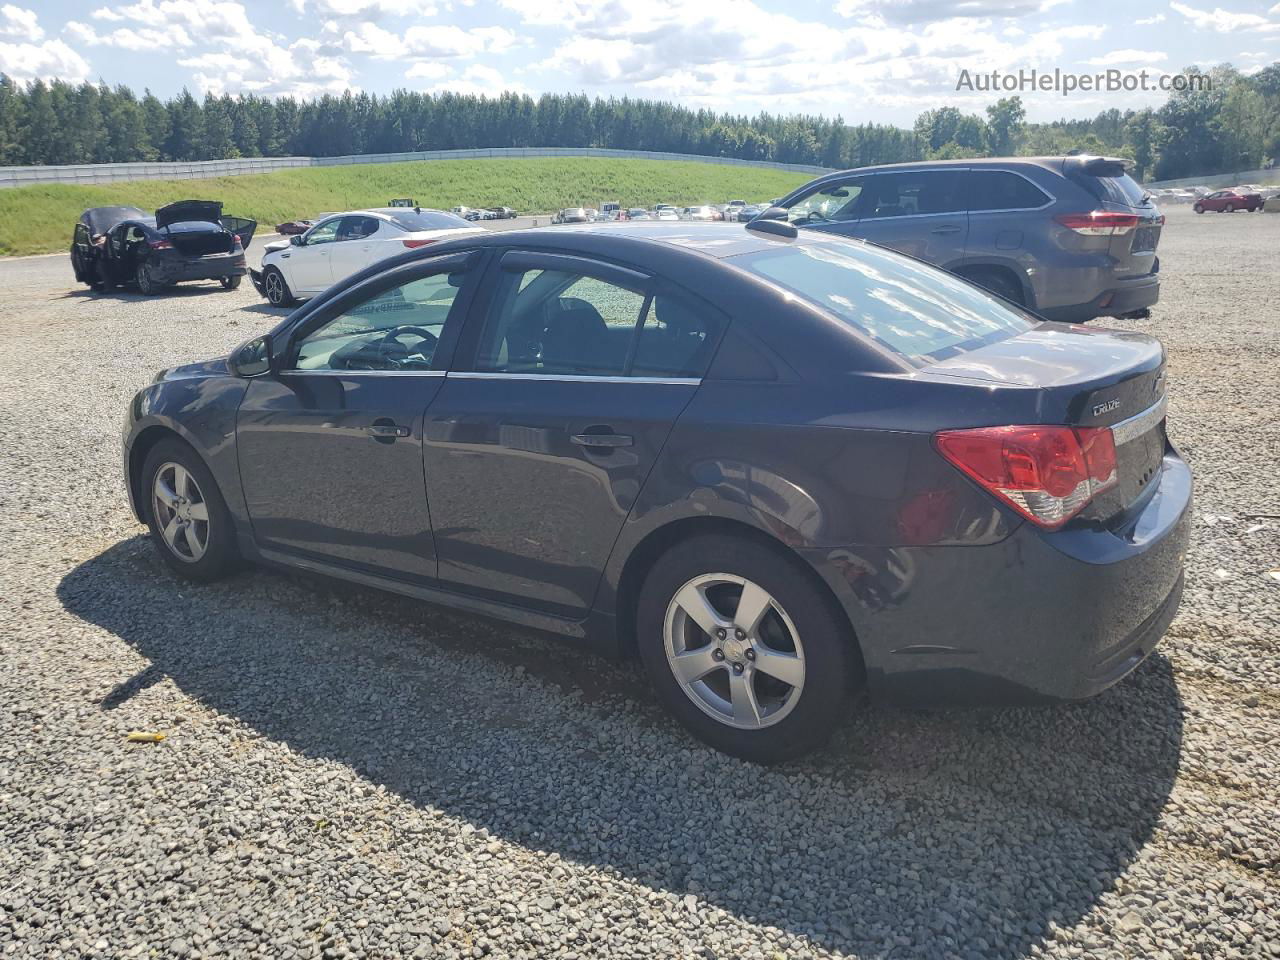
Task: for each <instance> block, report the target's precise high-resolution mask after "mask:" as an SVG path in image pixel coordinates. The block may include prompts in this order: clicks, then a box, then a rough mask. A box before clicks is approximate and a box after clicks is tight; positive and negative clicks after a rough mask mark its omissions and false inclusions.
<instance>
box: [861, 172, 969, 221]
mask: <svg viewBox="0 0 1280 960" xmlns="http://www.w3.org/2000/svg"><path fill="white" fill-rule="evenodd" d="M963 172H964V171H961V170H915V171H911V172H909V173H882V174H878V175H877V176H874V177H870V178H868V185H867V191H866V195H865V196H864V197H863V198H862V204H861V208H862V211H863V212H862V217H863V219H866V220H878V219H885V218H889V217H916V216H921V215H926V214H936V213H959V212H961V211H963V210H964V208H965V203H964V200H963V198H962V197H961V195H960V193H961V190H960V183H961V174H962V173H963Z"/></svg>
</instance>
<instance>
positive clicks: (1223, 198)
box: [1192, 190, 1262, 213]
mask: <svg viewBox="0 0 1280 960" xmlns="http://www.w3.org/2000/svg"><path fill="white" fill-rule="evenodd" d="M1192 209H1193V210H1195V212H1196V213H1204V212H1205V211H1206V210H1216V211H1217V212H1218V213H1235V212H1236V211H1237V210H1248V211H1249V212H1250V213H1253V211H1255V210H1261V209H1262V194H1260V193H1237V192H1236V191H1235V190H1215V191H1214V192H1213V193H1210V194H1206V195H1205V196H1203V197H1201V198H1200V199H1199V200H1197V201H1196V204H1195V206H1194V207H1192Z"/></svg>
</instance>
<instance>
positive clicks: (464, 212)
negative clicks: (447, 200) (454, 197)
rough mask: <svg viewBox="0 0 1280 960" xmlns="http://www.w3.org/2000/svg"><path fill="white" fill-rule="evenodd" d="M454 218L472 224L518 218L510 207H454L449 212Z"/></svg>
mask: <svg viewBox="0 0 1280 960" xmlns="http://www.w3.org/2000/svg"><path fill="white" fill-rule="evenodd" d="M449 212H450V213H452V214H453V215H454V216H457V217H461V218H462V219H463V220H467V221H470V222H472V223H474V222H476V221H477V220H512V219H514V218H515V217H517V216H519V214H517V213H516V212H515V211H514V210H513V209H511V208H510V207H463V206H458V207H454V208H453V209H452V210H450V211H449Z"/></svg>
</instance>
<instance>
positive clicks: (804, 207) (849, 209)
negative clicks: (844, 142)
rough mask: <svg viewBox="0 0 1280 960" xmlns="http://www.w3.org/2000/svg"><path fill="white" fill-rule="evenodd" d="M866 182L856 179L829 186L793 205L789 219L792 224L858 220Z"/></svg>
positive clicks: (864, 179)
mask: <svg viewBox="0 0 1280 960" xmlns="http://www.w3.org/2000/svg"><path fill="white" fill-rule="evenodd" d="M866 182H867V178H866V177H855V178H853V179H851V180H841V181H840V182H839V183H831V184H827V185H826V186H825V187H821V188H820V189H818V190H815V191H814V192H813V193H811V194H809V195H808V196H805V197H801V198H800V199H799V200H797V201H796V202H795V203H793V204H792V205H791V207H790V208H789V209H788V211H787V219H788V220H789V221H791V222H792V223H797V222H804V223H822V222H824V221H835V222H841V221H845V220H856V219H857V218H858V200H859V197H860V196H861V195H862V191H863V188H864V186H865V185H866Z"/></svg>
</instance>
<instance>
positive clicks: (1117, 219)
mask: <svg viewBox="0 0 1280 960" xmlns="http://www.w3.org/2000/svg"><path fill="white" fill-rule="evenodd" d="M1053 219H1054V220H1056V221H1058V223H1060V224H1062V225H1063V226H1064V227H1067V228H1068V229H1071V230H1074V231H1075V232H1076V233H1082V234H1084V235H1085V236H1087V237H1111V236H1115V235H1116V234H1121V233H1128V232H1129V231H1130V230H1132V229H1133V228H1134V227H1136V226H1137V225H1138V222H1139V220H1141V218H1140V217H1139V216H1138V215H1137V214H1136V213H1111V212H1110V211H1107V210H1094V211H1093V212H1092V213H1064V214H1061V215H1060V216H1056V217H1054V218H1053Z"/></svg>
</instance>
